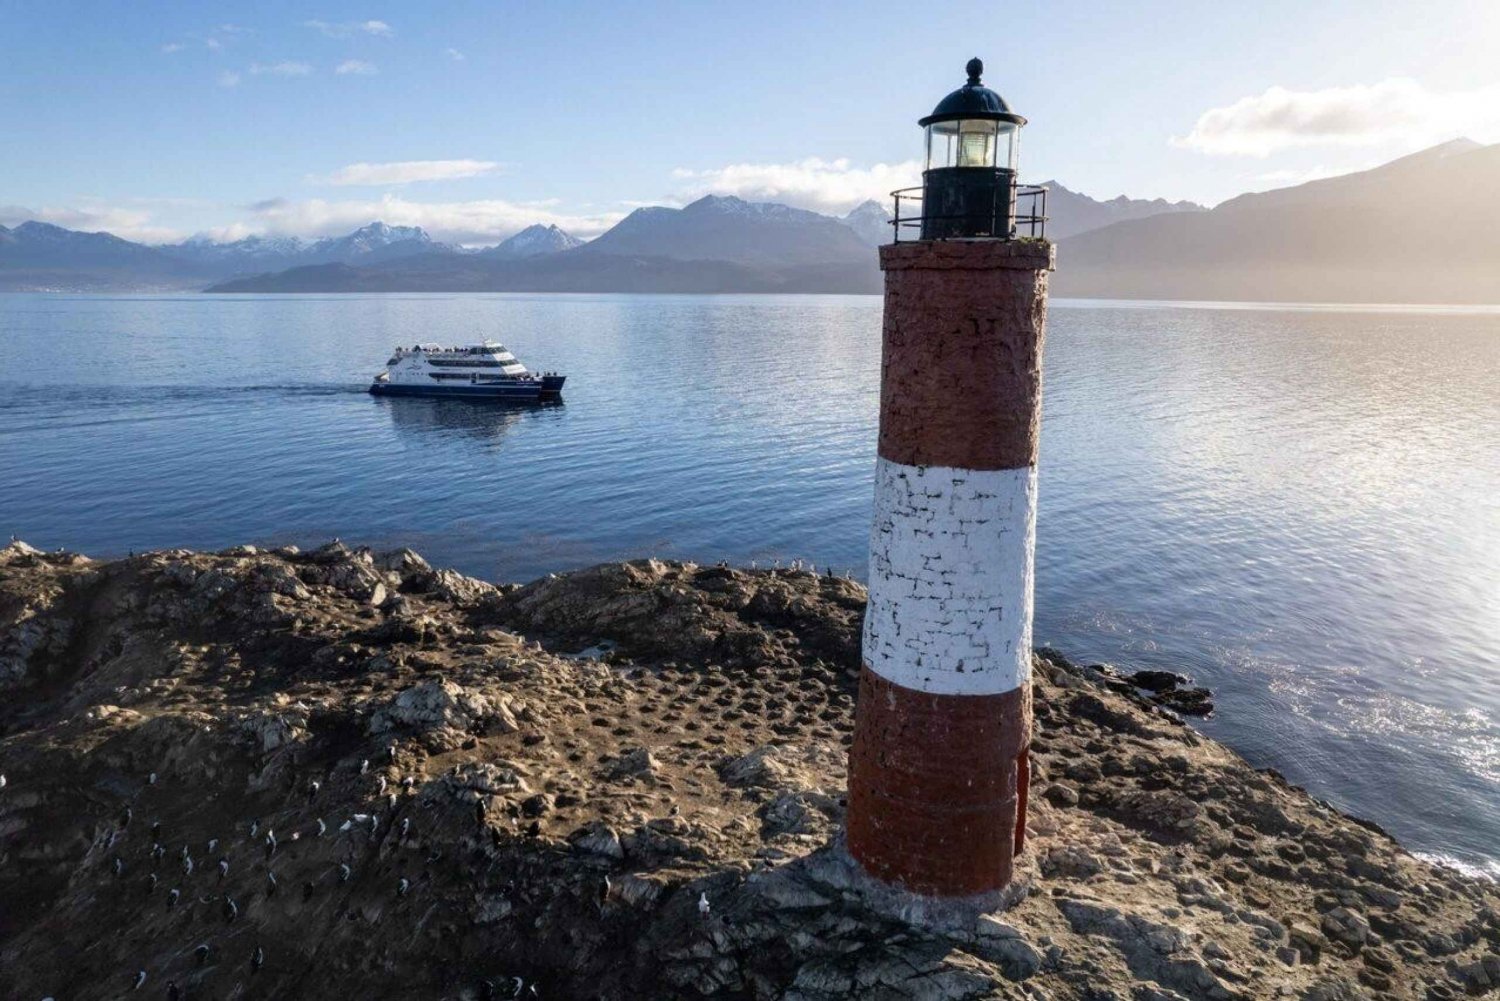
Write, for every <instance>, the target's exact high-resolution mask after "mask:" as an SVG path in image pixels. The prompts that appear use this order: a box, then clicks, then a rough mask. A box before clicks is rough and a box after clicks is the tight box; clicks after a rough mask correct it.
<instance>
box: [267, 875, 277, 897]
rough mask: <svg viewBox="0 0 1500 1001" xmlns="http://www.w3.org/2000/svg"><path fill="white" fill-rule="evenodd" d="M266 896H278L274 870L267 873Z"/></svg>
mask: <svg viewBox="0 0 1500 1001" xmlns="http://www.w3.org/2000/svg"><path fill="white" fill-rule="evenodd" d="M266 896H267V897H274V896H276V874H275V873H274V872H268V873H266Z"/></svg>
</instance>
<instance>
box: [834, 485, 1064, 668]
mask: <svg viewBox="0 0 1500 1001" xmlns="http://www.w3.org/2000/svg"><path fill="white" fill-rule="evenodd" d="M1035 550H1036V470H1035V469H1034V468H1031V467H1026V468H1023V469H998V470H975V469H954V468H952V467H950V466H907V465H903V464H902V463H899V462H891V461H889V460H887V459H880V460H879V461H878V465H877V467H876V470H875V519H874V523H873V525H872V526H871V529H870V604H869V608H868V610H867V611H866V613H865V629H864V656H865V663H866V664H868V665H869V667H870V670H872V671H874V672H875V673H876V674H878V675H880V676H881V677H882V678H885V679H886V680H887V681H891V682H894V683H895V684H898V685H901V686H902V687H905V688H914V689H917V690H918V691H923V692H932V693H935V694H939V695H996V694H999V693H1001V692H1008V691H1010V690H1012V689H1014V688H1018V687H1020V686H1021V685H1022V684H1024V683H1026V682H1027V681H1029V680H1030V678H1031V606H1032V597H1031V591H1032V580H1033V576H1034V559H1035Z"/></svg>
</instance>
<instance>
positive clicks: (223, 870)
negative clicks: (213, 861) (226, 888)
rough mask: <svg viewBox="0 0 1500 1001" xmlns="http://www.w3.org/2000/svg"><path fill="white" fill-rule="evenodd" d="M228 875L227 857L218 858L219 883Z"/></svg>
mask: <svg viewBox="0 0 1500 1001" xmlns="http://www.w3.org/2000/svg"><path fill="white" fill-rule="evenodd" d="M228 877H229V860H228V859H227V858H221V859H219V882H221V883H222V882H224V880H225V879H227V878H228Z"/></svg>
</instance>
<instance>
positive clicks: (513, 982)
mask: <svg viewBox="0 0 1500 1001" xmlns="http://www.w3.org/2000/svg"><path fill="white" fill-rule="evenodd" d="M525 986H526V981H524V980H522V979H521V978H520V977H511V978H510V996H511V997H513V998H518V997H520V996H521V991H522V989H523V988H525Z"/></svg>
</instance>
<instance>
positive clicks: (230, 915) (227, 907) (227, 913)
mask: <svg viewBox="0 0 1500 1001" xmlns="http://www.w3.org/2000/svg"><path fill="white" fill-rule="evenodd" d="M239 916H240V905H239V904H236V903H235V902H234V898H233V897H231V896H230V895H229V894H227V893H226V894H224V921H225V922H226V923H229V922H232V921H234V919H235V918H237V917H239Z"/></svg>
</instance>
